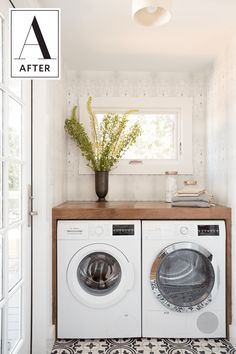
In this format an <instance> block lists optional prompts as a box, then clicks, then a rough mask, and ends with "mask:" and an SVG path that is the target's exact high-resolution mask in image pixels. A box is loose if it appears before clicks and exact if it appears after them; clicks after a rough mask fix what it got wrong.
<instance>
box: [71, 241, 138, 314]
mask: <svg viewBox="0 0 236 354" xmlns="http://www.w3.org/2000/svg"><path fill="white" fill-rule="evenodd" d="M66 277H67V284H68V288H69V290H70V292H71V294H72V295H73V296H74V298H76V300H77V301H79V302H81V303H83V304H84V305H87V306H89V307H98V308H101V307H109V306H111V305H113V304H115V303H117V302H118V301H120V300H121V299H122V298H123V297H124V296H125V295H126V293H127V291H129V290H130V289H132V287H133V283H134V267H133V264H131V263H130V262H129V260H128V259H127V257H126V256H125V255H124V254H123V253H122V252H121V251H120V250H119V249H118V248H116V247H113V246H111V245H108V244H101V243H100V244H96V243H94V244H90V245H88V246H85V247H82V248H81V249H80V250H78V251H77V252H75V254H74V255H73V257H72V258H71V260H70V262H69V264H68V268H67V272H66Z"/></svg>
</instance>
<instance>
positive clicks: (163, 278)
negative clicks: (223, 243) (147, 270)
mask: <svg viewBox="0 0 236 354" xmlns="http://www.w3.org/2000/svg"><path fill="white" fill-rule="evenodd" d="M216 270H217V271H216ZM218 274H219V272H218V267H217V266H216V265H215V262H214V260H213V256H212V254H211V253H210V252H208V251H207V250H206V249H204V248H203V247H201V246H199V245H197V244H194V243H190V242H189V243H188V242H179V243H175V244H173V245H170V246H168V247H166V248H165V249H164V250H163V251H162V252H161V253H160V254H159V255H158V256H157V258H156V260H155V261H154V263H153V265H152V269H151V287H152V290H153V292H154V294H155V296H156V297H157V298H158V300H159V301H160V302H161V303H162V304H163V305H165V306H166V307H168V308H169V309H171V310H173V311H177V312H191V311H196V310H200V309H202V308H203V307H205V306H207V305H208V304H209V303H210V302H211V301H212V296H213V293H214V292H215V291H216V289H215V288H216V284H218V281H219V279H218V281H216V277H218Z"/></svg>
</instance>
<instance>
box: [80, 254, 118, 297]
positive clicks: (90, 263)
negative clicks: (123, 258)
mask: <svg viewBox="0 0 236 354" xmlns="http://www.w3.org/2000/svg"><path fill="white" fill-rule="evenodd" d="M77 277H78V280H79V283H80V285H81V287H82V288H83V289H84V290H85V291H87V292H88V293H89V294H92V295H107V294H109V293H111V292H112V291H113V290H115V289H116V288H117V286H118V284H119V283H120V280H121V268H120V265H119V263H118V261H117V260H116V259H115V258H114V257H113V256H111V255H110V254H108V253H105V252H94V253H90V254H89V255H88V256H86V257H85V258H84V259H83V260H82V261H81V262H80V264H79V266H78V269H77Z"/></svg>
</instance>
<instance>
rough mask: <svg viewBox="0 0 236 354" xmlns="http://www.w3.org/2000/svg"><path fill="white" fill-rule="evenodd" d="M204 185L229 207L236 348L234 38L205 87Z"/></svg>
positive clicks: (210, 74) (210, 73) (235, 49)
mask: <svg viewBox="0 0 236 354" xmlns="http://www.w3.org/2000/svg"><path fill="white" fill-rule="evenodd" d="M206 112H207V114H206V120H207V145H206V153H207V154H206V156H207V175H208V178H207V184H208V188H209V189H211V190H212V192H213V194H214V196H215V199H216V201H217V202H218V203H220V204H224V205H228V206H230V207H231V208H232V259H233V279H232V280H233V285H232V288H233V325H232V330H231V338H230V339H231V341H232V343H233V344H234V345H236V222H235V221H236V183H235V181H236V38H234V39H233V40H232V41H231V42H230V43H229V44H228V45H227V46H226V48H225V50H224V51H223V52H222V53H221V54H220V56H219V57H218V58H217V60H216V61H215V63H214V66H213V68H212V70H211V71H210V72H209V78H208V86H207V107H206Z"/></svg>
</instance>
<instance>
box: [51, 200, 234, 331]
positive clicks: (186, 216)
mask: <svg viewBox="0 0 236 354" xmlns="http://www.w3.org/2000/svg"><path fill="white" fill-rule="evenodd" d="M63 219H64V220H67V219H68V220H73V219H74V220H75V219H78V220H79V219H80V220H96V219H100V220H103V219H104V220H105V219H111V220H112V219H113V220H125V219H127V220H128V219H131V220H135V219H136V220H152V219H153V220H191V219H193V220H194V219H196V220H199V219H200V220H207V219H213V220H214V219H215V220H225V223H226V287H227V294H226V298H227V300H226V309H227V310H226V317H227V334H228V328H229V325H230V324H231V321H232V298H231V290H232V284H231V272H232V270H231V209H230V208H228V207H224V206H220V205H217V206H215V207H211V208H186V207H172V206H171V203H165V202H126V201H124V202H79V201H67V202H65V203H62V204H60V205H58V206H55V207H54V208H53V209H52V305H53V311H52V320H53V323H56V317H57V316H56V314H57V310H56V309H57V301H56V298H57V292H56V289H57V281H56V279H57V261H56V259H57V256H56V254H57V220H63Z"/></svg>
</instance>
